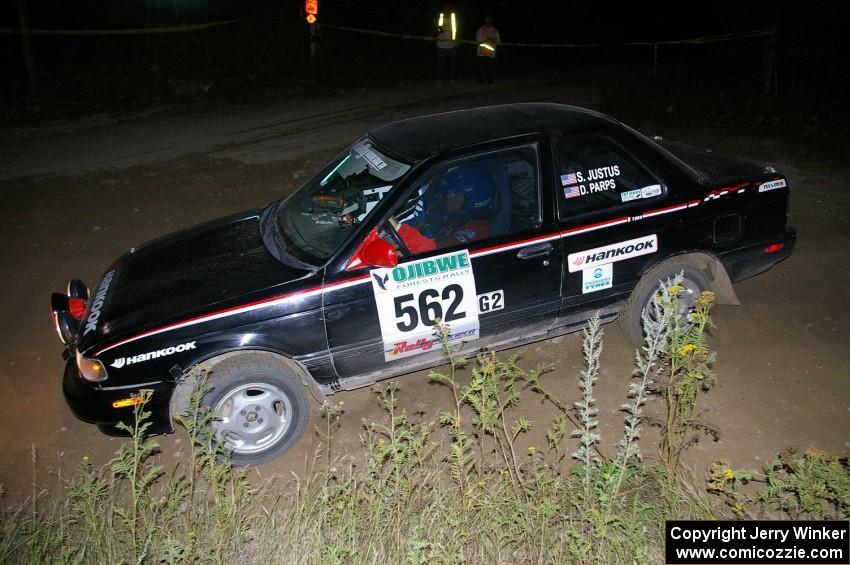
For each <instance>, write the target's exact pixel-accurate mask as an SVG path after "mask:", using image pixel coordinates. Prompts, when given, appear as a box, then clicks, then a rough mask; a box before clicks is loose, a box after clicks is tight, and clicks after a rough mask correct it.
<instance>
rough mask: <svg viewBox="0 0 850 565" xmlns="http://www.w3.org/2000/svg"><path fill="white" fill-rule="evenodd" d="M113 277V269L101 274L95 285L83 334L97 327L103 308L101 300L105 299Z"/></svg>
mask: <svg viewBox="0 0 850 565" xmlns="http://www.w3.org/2000/svg"><path fill="white" fill-rule="evenodd" d="M114 277H115V271H109V272H108V273H106V274H105V275H103V280H101V281H100V285H98V287H97V292H95V295H94V299H93V300H92V303H91V309H90V310H89V317H88V318H86V328H85V329H84V330H83V335H86V334H88V333H89V332H90V331H92V330H94V329H97V321H98V320H99V319H100V311H101V310H102V309H103V302H104V301H105V300H106V293H107V292H108V291H109V285H110V284H112V279H113V278H114Z"/></svg>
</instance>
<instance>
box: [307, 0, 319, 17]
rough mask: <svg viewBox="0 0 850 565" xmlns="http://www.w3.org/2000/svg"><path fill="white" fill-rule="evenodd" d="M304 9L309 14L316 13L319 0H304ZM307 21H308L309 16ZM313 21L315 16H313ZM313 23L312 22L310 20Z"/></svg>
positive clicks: (313, 14)
mask: <svg viewBox="0 0 850 565" xmlns="http://www.w3.org/2000/svg"><path fill="white" fill-rule="evenodd" d="M304 11H305V12H307V14H309V15H311V16H315V15H318V13H319V0H304ZM307 21H310V20H309V18H308V19H307ZM314 21H315V18H314ZM310 23H313V22H310Z"/></svg>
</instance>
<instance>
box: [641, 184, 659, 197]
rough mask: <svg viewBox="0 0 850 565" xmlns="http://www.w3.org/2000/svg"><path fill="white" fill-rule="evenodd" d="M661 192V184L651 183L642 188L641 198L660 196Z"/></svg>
mask: <svg viewBox="0 0 850 565" xmlns="http://www.w3.org/2000/svg"><path fill="white" fill-rule="evenodd" d="M659 194H661V185H660V184H651V185H649V186H645V187H643V188H641V189H640V197H641V198H652V197H653V196H658V195H659Z"/></svg>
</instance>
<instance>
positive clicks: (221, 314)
mask: <svg viewBox="0 0 850 565" xmlns="http://www.w3.org/2000/svg"><path fill="white" fill-rule="evenodd" d="M361 280H362V281H366V280H369V277H368V276H360V277H355V278H353V279H348V280H344V281H339V282H335V283H329V284H326V285H321V286H316V287H313V288H306V289H304V290H298V291H295V292H291V293H289V294H283V295H281V296H274V297H271V298H265V299H263V300H257V301H255V302H249V303H248V304H242V305H241V306H233V307H231V308H225V309H224V310H219V311H218V312H213V313H211V314H204V315H202V316H196V317H194V318H189V319H188V320H183V321H182V322H175V323H173V324H168V325H167V326H162V327H161V328H157V329H155V330H150V331H146V332H142V333H140V334H137V335H134V336H131V337H128V338H126V339H123V340H121V341H118V342H116V343H113V344H112V345H109V346H107V347H104V348H103V349H101V350H99V351H97V352H96V353H95V354H94V356H95V357H96V356H98V355H100V354H101V353H104V352H106V351H109V350H110V349H113V348H115V347H118V346H120V345H124V344H127V343H130V342H131V341H136V340H138V339H142V338H145V337H150V336H152V335H156V334H160V333H163V332H167V331H169V330H174V329H178V328H185V327H188V326H194V325H196V324H200V323H203V322H206V321H210V320H215V319H218V318H225V317H227V316H231V315H233V314H237V313H240V312H248V311H251V310H257V309H259V308H264V307H266V306H271V305H273V304H275V303H279V302H284V301H286V300H290V299H293V298H297V297H299V296H304V295H305V294H312V293H317V292H322V291H324V290H327V289H332V288H335V287H338V286H341V285H344V284H353V283H359V282H361Z"/></svg>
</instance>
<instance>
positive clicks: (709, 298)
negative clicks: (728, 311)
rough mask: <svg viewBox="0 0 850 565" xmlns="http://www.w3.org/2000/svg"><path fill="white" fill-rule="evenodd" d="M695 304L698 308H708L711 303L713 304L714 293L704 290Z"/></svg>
mask: <svg viewBox="0 0 850 565" xmlns="http://www.w3.org/2000/svg"><path fill="white" fill-rule="evenodd" d="M697 302H698V303H699V305H700V306H708V305H709V304H711V303H712V302H714V293H713V292H711V291H710V290H704V291H702V292H701V293H700V295H699V298H698V299H697Z"/></svg>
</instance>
